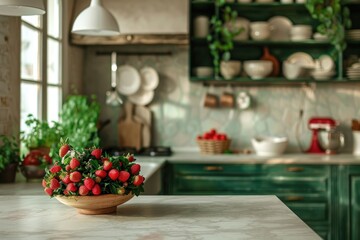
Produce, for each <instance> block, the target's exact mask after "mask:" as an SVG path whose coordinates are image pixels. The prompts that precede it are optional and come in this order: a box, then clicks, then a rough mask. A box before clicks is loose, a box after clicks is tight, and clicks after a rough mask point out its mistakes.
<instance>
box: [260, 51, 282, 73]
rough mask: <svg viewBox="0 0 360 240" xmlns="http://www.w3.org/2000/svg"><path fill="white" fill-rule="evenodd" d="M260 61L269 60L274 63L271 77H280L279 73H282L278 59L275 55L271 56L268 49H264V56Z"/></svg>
mask: <svg viewBox="0 0 360 240" xmlns="http://www.w3.org/2000/svg"><path fill="white" fill-rule="evenodd" d="M260 59H261V60H268V61H271V62H272V63H273V70H272V72H271V74H270V76H272V77H276V76H278V75H279V73H280V63H279V60H277V59H276V57H274V56H273V55H271V54H270V52H269V48H268V47H264V54H263V56H262V57H261V58H260Z"/></svg>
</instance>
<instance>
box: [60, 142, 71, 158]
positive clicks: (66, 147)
mask: <svg viewBox="0 0 360 240" xmlns="http://www.w3.org/2000/svg"><path fill="white" fill-rule="evenodd" d="M69 150H70V146H69V145H67V144H65V145H62V146H61V147H60V149H59V156H60V157H64V156H65V155H66V154H67V153H68V151H69Z"/></svg>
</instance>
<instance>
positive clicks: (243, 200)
mask: <svg viewBox="0 0 360 240" xmlns="http://www.w3.org/2000/svg"><path fill="white" fill-rule="evenodd" d="M0 212H1V215H0V232H1V237H2V238H4V239H104V238H108V239H148V240H151V239H156V240H159V239H160V240H165V239H176V240H182V239H184V240H188V239H196V240H200V239H206V240H208V239H272V240H275V239H287V240H288V239H301V240H302V239H320V237H319V236H318V235H317V234H316V233H315V232H314V231H313V230H311V229H310V228H309V227H308V226H307V225H306V224H305V223H304V222H302V221H301V220H300V219H299V218H298V217H297V216H296V215H295V214H294V213H293V212H291V211H290V210H289V209H288V208H287V207H286V206H285V205H284V204H283V203H282V202H281V201H280V200H279V199H278V198H276V197H275V196H211V197H210V196H139V197H134V198H133V199H131V200H130V201H129V202H127V203H125V204H123V205H120V206H118V209H117V213H116V214H110V215H81V214H79V213H77V211H76V210H75V209H74V208H71V207H68V206H66V205H63V204H61V203H60V202H58V201H57V200H56V199H50V198H49V197H47V196H0Z"/></svg>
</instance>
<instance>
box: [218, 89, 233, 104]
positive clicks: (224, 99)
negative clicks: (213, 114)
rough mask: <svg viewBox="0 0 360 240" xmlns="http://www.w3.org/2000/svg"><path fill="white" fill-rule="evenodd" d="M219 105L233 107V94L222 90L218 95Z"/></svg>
mask: <svg viewBox="0 0 360 240" xmlns="http://www.w3.org/2000/svg"><path fill="white" fill-rule="evenodd" d="M220 106H221V107H228V108H233V107H234V106H235V98H234V95H233V94H232V93H230V92H223V94H222V95H221V97H220Z"/></svg>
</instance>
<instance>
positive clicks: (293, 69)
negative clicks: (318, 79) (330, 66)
mask: <svg viewBox="0 0 360 240" xmlns="http://www.w3.org/2000/svg"><path fill="white" fill-rule="evenodd" d="M312 71H313V68H312V67H308V66H304V65H301V64H300V63H291V62H289V61H287V60H286V61H284V62H283V74H284V77H285V78H287V79H299V78H308V77H310V74H311V73H312Z"/></svg>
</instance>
